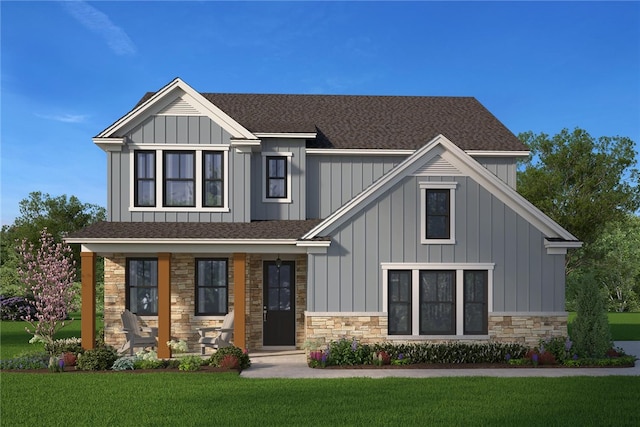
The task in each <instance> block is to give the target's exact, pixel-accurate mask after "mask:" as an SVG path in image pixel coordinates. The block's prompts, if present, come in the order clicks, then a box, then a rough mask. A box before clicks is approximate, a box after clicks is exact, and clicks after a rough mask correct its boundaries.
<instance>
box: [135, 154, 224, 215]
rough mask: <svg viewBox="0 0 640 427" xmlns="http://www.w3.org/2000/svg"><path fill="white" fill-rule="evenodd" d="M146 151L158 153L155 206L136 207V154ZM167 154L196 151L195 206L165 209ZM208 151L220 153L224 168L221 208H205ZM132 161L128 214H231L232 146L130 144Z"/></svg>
mask: <svg viewBox="0 0 640 427" xmlns="http://www.w3.org/2000/svg"><path fill="white" fill-rule="evenodd" d="M136 150H146V151H155V153H156V206H154V207H150V206H136V205H135V192H134V187H135V175H134V173H135V151H136ZM164 151H193V152H194V153H195V162H196V169H195V180H196V183H195V184H196V186H195V199H196V200H195V202H196V205H195V206H190V207H169V206H164V197H163V196H164V195H163V191H164V174H163V170H164V169H163V164H164V154H163V152H164ZM205 151H221V152H222V163H223V165H222V167H223V172H222V173H223V180H224V182H223V194H224V198H223V205H222V206H215V207H211V206H202V191H203V188H202V187H203V175H202V158H203V154H202V153H203V152H205ZM130 154H131V156H130V157H131V161H130V162H129V176H130V177H131V179H129V211H130V212H194V211H198V212H229V176H230V174H229V146H227V145H204V144H162V146H160V147H159V146H158V144H131V145H130Z"/></svg>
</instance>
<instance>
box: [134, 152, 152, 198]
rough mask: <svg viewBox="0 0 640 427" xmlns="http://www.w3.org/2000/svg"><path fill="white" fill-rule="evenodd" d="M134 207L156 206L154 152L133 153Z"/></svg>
mask: <svg viewBox="0 0 640 427" xmlns="http://www.w3.org/2000/svg"><path fill="white" fill-rule="evenodd" d="M134 163H135V171H134V174H135V175H134V176H135V183H134V198H135V206H155V205H156V152H155V151H136V152H135V160H134Z"/></svg>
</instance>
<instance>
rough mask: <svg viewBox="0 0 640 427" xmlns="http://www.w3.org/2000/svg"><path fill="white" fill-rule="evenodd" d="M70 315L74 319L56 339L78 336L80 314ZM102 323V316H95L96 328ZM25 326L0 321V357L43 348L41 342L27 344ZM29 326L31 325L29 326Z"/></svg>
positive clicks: (8, 356) (8, 357)
mask: <svg viewBox="0 0 640 427" xmlns="http://www.w3.org/2000/svg"><path fill="white" fill-rule="evenodd" d="M71 317H73V318H74V320H73V321H72V322H70V323H68V324H67V325H65V327H64V328H62V329H61V330H60V331H59V332H58V334H56V339H58V338H71V337H78V338H79V337H80V316H79V315H78V314H77V313H73V314H72V315H71ZM102 323H103V322H102V316H101V315H100V316H97V317H96V329H100V328H102ZM26 326H29V324H28V323H27V322H13V321H6V320H5V321H2V322H0V359H2V360H4V359H10V358H11V357H13V356H15V355H16V354H20V353H22V352H25V351H31V350H37V349H44V346H43V344H29V340H30V339H31V337H32V335H30V334H29V333H27V332H26V331H25V330H24V328H25V327H26ZM29 328H31V327H30V326H29Z"/></svg>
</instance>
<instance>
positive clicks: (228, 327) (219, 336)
mask: <svg viewBox="0 0 640 427" xmlns="http://www.w3.org/2000/svg"><path fill="white" fill-rule="evenodd" d="M196 330H197V331H198V334H200V339H199V340H198V342H199V343H200V348H201V350H202V354H203V355H204V349H205V348H206V347H213V348H215V349H218V348H222V347H230V346H231V336H232V335H233V310H231V311H230V312H229V313H227V315H226V316H224V321H223V322H222V326H220V327H212V328H197V329H196ZM207 332H215V333H216V334H215V335H213V336H207Z"/></svg>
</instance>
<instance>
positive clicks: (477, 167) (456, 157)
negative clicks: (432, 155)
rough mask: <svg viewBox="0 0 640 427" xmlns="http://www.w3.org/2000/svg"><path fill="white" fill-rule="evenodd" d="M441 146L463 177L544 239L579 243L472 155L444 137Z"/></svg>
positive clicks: (444, 155) (444, 154)
mask: <svg viewBox="0 0 640 427" xmlns="http://www.w3.org/2000/svg"><path fill="white" fill-rule="evenodd" d="M441 143H442V144H443V146H444V147H445V148H446V150H445V151H444V152H443V153H442V157H443V158H444V159H445V160H448V161H449V162H451V163H452V164H453V165H454V166H456V167H458V169H459V170H460V171H461V172H462V173H463V174H465V175H467V176H469V177H470V178H472V179H473V180H474V181H476V182H477V183H478V184H480V185H481V186H482V187H484V188H485V189H486V190H487V191H489V192H490V193H491V194H493V195H494V196H495V197H496V198H497V199H498V200H500V201H501V202H503V203H504V204H505V205H507V206H508V207H510V208H511V209H513V210H514V211H515V212H516V213H517V214H518V215H520V216H522V217H523V218H524V219H526V220H527V221H528V222H529V223H530V224H532V225H533V226H535V227H536V228H537V229H538V230H540V231H541V232H543V233H545V235H546V237H561V238H562V239H564V240H570V241H578V239H577V238H576V237H575V236H574V235H572V234H571V233H569V232H568V231H567V230H565V229H564V228H562V226H560V224H558V223H557V222H555V221H554V220H552V219H551V218H549V217H548V216H547V215H546V214H544V213H543V212H542V211H541V210H540V209H538V208H537V207H535V206H534V205H533V203H531V202H530V201H528V200H527V199H525V198H524V197H523V196H522V195H520V194H519V193H518V192H517V191H516V190H514V189H513V188H511V187H509V186H508V185H507V184H506V183H505V182H504V181H502V180H501V179H500V178H498V177H497V176H496V175H494V174H493V173H491V172H490V171H489V170H488V169H487V168H485V167H483V166H482V165H481V164H479V163H478V162H476V161H475V160H473V158H472V157H471V156H469V155H468V154H467V153H465V152H464V151H463V150H462V149H460V148H459V147H458V146H456V145H455V144H453V143H452V142H451V141H449V140H448V139H446V138H444V139H443V140H442V141H441Z"/></svg>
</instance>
